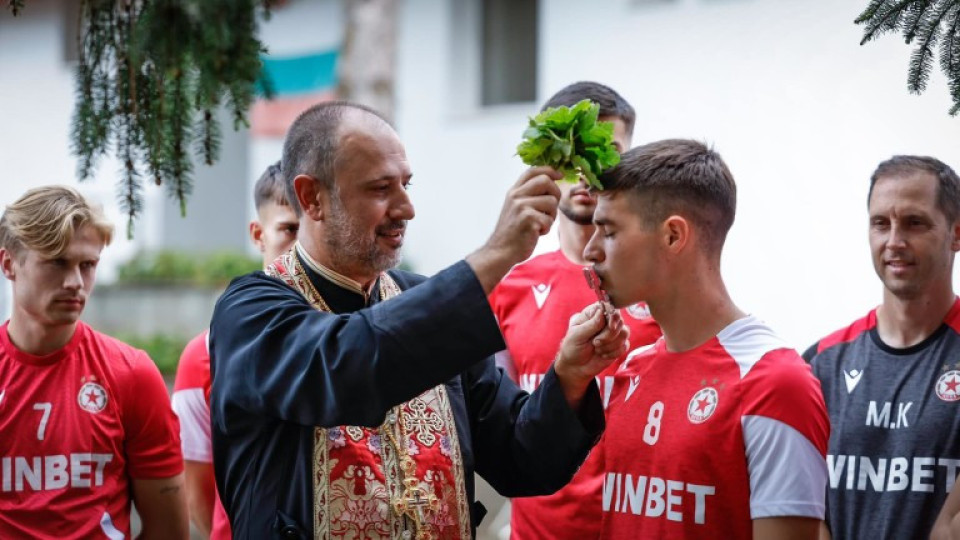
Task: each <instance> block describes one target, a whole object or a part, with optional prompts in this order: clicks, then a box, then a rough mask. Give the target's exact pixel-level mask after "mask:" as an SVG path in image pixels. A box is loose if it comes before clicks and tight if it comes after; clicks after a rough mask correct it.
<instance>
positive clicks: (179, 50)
mask: <svg viewBox="0 0 960 540" xmlns="http://www.w3.org/2000/svg"><path fill="white" fill-rule="evenodd" d="M276 2H277V0H82V7H81V14H80V21H78V23H79V24H80V29H81V31H80V43H79V51H80V61H79V63H78V65H77V74H76V75H77V76H76V81H77V87H76V107H75V109H74V116H73V126H72V141H73V150H74V152H75V153H76V154H77V156H78V167H77V175H78V177H79V178H80V179H81V180H85V179H87V178H89V177H90V176H91V174H92V173H93V170H94V169H95V167H96V164H97V161H98V159H99V158H100V157H102V156H104V155H106V154H107V153H108V152H110V151H113V152H114V153H115V155H116V156H117V157H118V158H119V159H120V162H121V171H120V181H119V184H118V186H117V197H118V201H119V204H120V208H121V209H122V210H123V211H124V212H125V213H126V214H127V216H128V226H127V234H128V236H132V234H133V223H134V221H135V220H136V218H137V217H138V216H139V215H140V212H141V211H142V209H143V197H142V190H143V182H144V181H153V182H154V183H155V184H157V185H164V184H165V185H166V191H167V193H168V195H169V196H171V197H172V198H174V199H176V200H178V201H179V203H180V209H181V213H185V211H186V200H187V198H188V197H189V195H190V193H191V190H192V188H193V183H192V178H191V174H192V172H193V160H194V158H199V159H201V160H203V162H204V163H206V164H208V165H210V164H213V163H214V162H216V160H217V159H218V157H219V152H220V139H221V131H220V125H219V123H218V122H217V120H216V110H217V109H218V108H219V107H221V106H224V105H225V106H226V108H227V110H228V111H229V112H230V114H231V115H232V117H233V127H234V129H239V128H240V127H242V126H246V125H248V124H247V119H246V113H247V110H248V109H249V108H250V105H251V103H252V102H253V100H254V98H255V84H256V83H257V79H258V78H259V77H260V73H261V63H260V54H261V53H262V52H264V48H263V45H262V44H261V43H260V41H259V40H258V39H257V13H258V11H259V12H261V13H262V14H263V15H264V16H269V10H270V8H271V7H272V5H273V4H274V3H276ZM10 8H11V10H12V11H13V12H14V14H16V13H17V12H18V11H20V10H22V9H24V0H10ZM261 86H262V87H263V88H265V89H266V93H267V94H268V95H269V94H270V92H269V85H261Z"/></svg>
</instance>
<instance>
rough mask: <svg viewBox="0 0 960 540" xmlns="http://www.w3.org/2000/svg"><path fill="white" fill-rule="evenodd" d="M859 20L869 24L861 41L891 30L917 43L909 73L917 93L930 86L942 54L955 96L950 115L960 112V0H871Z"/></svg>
mask: <svg viewBox="0 0 960 540" xmlns="http://www.w3.org/2000/svg"><path fill="white" fill-rule="evenodd" d="M855 22H856V23H857V24H862V25H864V26H865V29H864V32H863V39H862V40H861V41H860V44H861V45H863V44H865V43H867V42H868V41H872V40H874V39H876V38H877V37H879V36H881V35H883V34H886V33H890V32H900V33H902V34H903V37H904V41H905V42H906V43H907V44H908V45H910V44H913V43H916V49H914V51H913V55H912V56H911V58H910V68H909V70H908V73H907V88H908V89H909V91H910V92H913V93H915V94H919V93H921V92H923V91H924V90H925V89H926V87H927V81H929V79H930V68H931V67H932V66H933V62H934V57H935V56H936V55H937V54H939V55H940V69H941V70H942V71H943V73H944V74H945V75H946V76H947V81H948V85H949V88H950V97H951V98H952V99H953V107H952V108H951V109H950V115H951V116H956V115H957V114H960V0H871V2H870V4H869V5H868V6H867V8H866V9H865V10H864V11H863V13H861V14H860V16H859V17H857V19H856V21H855ZM938 45H939V51H938V50H937V47H938Z"/></svg>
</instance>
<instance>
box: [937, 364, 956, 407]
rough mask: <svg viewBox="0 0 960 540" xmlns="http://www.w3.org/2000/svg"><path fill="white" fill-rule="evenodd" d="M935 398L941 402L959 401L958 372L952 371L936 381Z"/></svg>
mask: <svg viewBox="0 0 960 540" xmlns="http://www.w3.org/2000/svg"><path fill="white" fill-rule="evenodd" d="M936 390H937V397H938V398H940V399H942V400H943V401H957V400H960V371H957V370H955V369H952V370H950V371H948V372H946V373H944V374H943V375H941V376H940V378H939V379H937V386H936Z"/></svg>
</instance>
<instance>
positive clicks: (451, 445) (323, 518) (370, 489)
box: [266, 248, 470, 540]
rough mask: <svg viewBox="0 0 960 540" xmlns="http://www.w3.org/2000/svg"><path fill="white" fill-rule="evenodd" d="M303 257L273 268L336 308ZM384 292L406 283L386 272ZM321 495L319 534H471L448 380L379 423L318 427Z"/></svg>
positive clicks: (316, 303)
mask: <svg viewBox="0 0 960 540" xmlns="http://www.w3.org/2000/svg"><path fill="white" fill-rule="evenodd" d="M296 257H297V256H296V248H294V249H291V250H290V251H288V252H287V253H285V254H283V255H281V256H280V257H279V258H277V260H276V261H274V262H273V264H271V265H270V266H268V267H267V269H266V273H267V275H270V276H273V277H277V278H279V279H281V280H282V281H283V282H284V283H286V284H287V285H289V286H290V287H292V288H293V289H294V290H296V291H297V292H299V293H300V294H301V295H303V297H304V298H306V300H307V301H308V302H309V303H310V305H312V306H313V307H314V308H316V309H318V310H320V311H325V312H331V310H330V308H329V306H327V304H326V302H325V301H324V300H323V298H322V297H321V296H320V294H319V293H318V292H317V290H316V288H314V286H313V284H312V283H311V282H310V278H309V277H308V276H307V274H306V272H305V271H304V270H303V267H302V266H301V265H300V262H299V261H298V260H297V258H296ZM379 293H380V299H381V301H383V300H387V299H389V298H393V297H394V296H396V295H398V294H400V293H401V290H400V287H399V286H397V284H396V282H394V281H393V279H392V278H391V277H390V276H389V275H388V274H387V273H386V272H384V273H382V274H381V275H380V287H379ZM357 361H364V359H357ZM399 444H402V445H403V446H404V448H398V445H399ZM408 458H409V459H408ZM411 459H412V461H410V460H411ZM404 469H406V470H404ZM313 500H314V503H313V504H314V512H313V527H314V537H315V538H323V539H355V538H356V539H387V538H394V539H417V540H428V539H437V540H440V539H459V540H466V539H469V538H470V512H469V509H468V504H467V496H466V487H465V482H464V469H463V459H462V456H461V454H460V444H459V441H458V438H457V429H456V424H455V423H454V417H453V410H452V409H451V407H450V402H449V399H448V396H447V392H446V388H445V387H444V385H442V384H441V385H439V386H437V387H435V388H432V389H430V390H427V391H426V392H424V393H423V394H421V395H419V396H417V397H415V398H413V399H412V400H410V401H408V402H406V403H403V404H401V405H398V406H396V407H394V408H393V409H391V410H390V411H389V412H388V413H387V415H386V418H385V420H384V422H383V424H382V425H380V426H379V427H377V428H365V427H359V426H337V427H331V428H322V427H317V428H315V429H314V437H313ZM418 522H419V523H418Z"/></svg>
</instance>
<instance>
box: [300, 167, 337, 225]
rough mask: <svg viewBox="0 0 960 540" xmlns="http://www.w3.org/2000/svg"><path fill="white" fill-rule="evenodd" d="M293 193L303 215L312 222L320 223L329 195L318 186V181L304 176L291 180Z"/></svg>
mask: <svg viewBox="0 0 960 540" xmlns="http://www.w3.org/2000/svg"><path fill="white" fill-rule="evenodd" d="M293 191H294V193H296V194H297V201H298V202H299V203H300V208H301V209H303V213H304V214H306V215H307V216H308V217H310V219H312V220H314V221H322V220H323V218H324V217H325V212H326V209H327V208H328V206H327V205H328V203H329V200H328V198H329V193H328V192H327V190H326V189H325V188H324V187H323V186H321V185H320V181H319V180H317V179H316V178H314V177H312V176H308V175H306V174H299V175H297V177H296V178H294V179H293Z"/></svg>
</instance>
